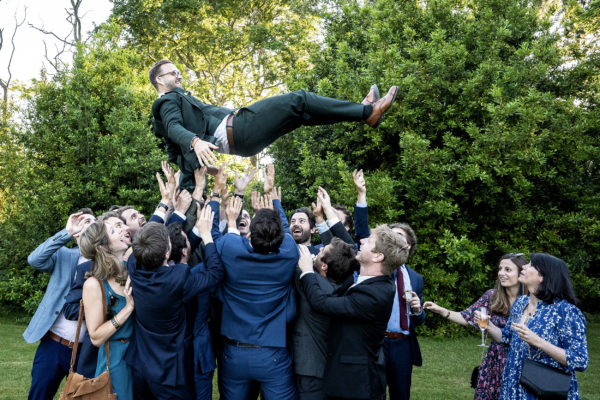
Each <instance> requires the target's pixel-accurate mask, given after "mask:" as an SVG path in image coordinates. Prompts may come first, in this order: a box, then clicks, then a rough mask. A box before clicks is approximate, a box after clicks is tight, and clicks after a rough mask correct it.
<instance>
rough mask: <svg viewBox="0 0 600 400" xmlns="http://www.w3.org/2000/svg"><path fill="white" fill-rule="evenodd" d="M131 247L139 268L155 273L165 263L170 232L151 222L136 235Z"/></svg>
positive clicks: (162, 226) (161, 225)
mask: <svg viewBox="0 0 600 400" xmlns="http://www.w3.org/2000/svg"><path fill="white" fill-rule="evenodd" d="M131 247H132V249H133V255H134V256H135V258H136V260H137V268H139V269H143V270H148V271H153V270H155V269H157V268H158V267H160V266H162V265H163V262H164V261H165V256H166V255H167V251H168V250H169V231H168V230H167V228H166V227H165V226H164V225H163V224H158V223H156V222H149V223H147V224H146V225H144V226H143V227H142V229H140V230H139V231H138V233H136V234H135V236H134V237H133V242H132V243H131Z"/></svg>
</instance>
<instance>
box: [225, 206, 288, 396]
mask: <svg viewBox="0 0 600 400" xmlns="http://www.w3.org/2000/svg"><path fill="white" fill-rule="evenodd" d="M272 204H273V206H274V208H275V209H276V210H277V211H275V210H273V209H270V208H262V209H259V210H257V211H256V214H255V215H254V218H253V219H252V221H251V222H250V240H249V239H248V238H246V237H242V236H240V235H239V233H238V230H237V228H236V218H237V216H238V215H239V212H240V210H241V206H242V205H241V200H240V199H239V198H238V197H234V198H233V199H232V201H231V204H230V206H229V207H227V209H226V215H227V227H228V233H227V234H225V235H224V236H223V237H222V238H221V239H220V240H219V241H218V243H217V247H218V250H219V253H220V255H221V258H222V260H223V264H224V266H225V272H226V273H225V280H224V281H223V285H222V287H221V293H220V297H221V300H222V302H223V314H222V315H223V317H222V318H223V319H222V323H221V334H222V335H223V341H224V348H223V355H222V362H221V364H220V366H219V367H220V368H221V370H222V371H221V373H222V380H223V391H224V393H223V397H224V398H226V399H228V400H237V399H239V400H246V398H247V396H248V392H249V389H250V382H251V381H252V380H254V381H257V382H259V383H260V384H261V388H262V392H263V394H264V397H265V399H266V400H271V399H273V400H285V399H294V398H295V397H296V390H295V387H294V382H293V371H292V359H291V357H290V354H289V353H288V350H287V348H286V329H287V325H288V323H289V322H290V321H291V319H292V318H293V315H294V314H295V307H294V310H293V312H292V308H293V307H291V306H290V304H294V302H293V296H294V295H293V290H292V286H291V280H292V276H293V273H294V270H295V268H296V264H297V262H298V257H299V253H298V248H297V247H296V243H295V242H294V239H293V238H292V236H291V235H290V232H289V228H288V226H287V221H286V218H285V214H284V213H283V209H282V208H281V203H280V202H279V200H278V199H275V200H273V201H272Z"/></svg>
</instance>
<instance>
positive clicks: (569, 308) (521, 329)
mask: <svg viewBox="0 0 600 400" xmlns="http://www.w3.org/2000/svg"><path fill="white" fill-rule="evenodd" d="M519 282H521V283H522V284H523V285H525V286H526V287H527V289H528V290H529V293H530V294H529V295H528V296H522V297H519V298H518V299H517V300H516V301H515V303H514V304H513V306H512V309H511V310H510V322H511V323H510V324H507V325H506V326H505V327H504V328H503V329H500V328H499V327H496V326H493V325H491V324H490V325H488V332H489V333H490V335H491V336H492V337H493V338H494V339H495V340H498V341H499V340H502V342H503V343H506V344H509V345H510V347H509V350H508V355H507V358H506V365H505V367H504V377H503V380H502V388H501V392H500V398H501V399H507V400H525V399H527V400H533V399H535V396H533V395H532V394H531V393H529V392H528V391H527V390H526V389H525V388H524V387H523V386H522V385H521V384H520V378H521V370H522V368H523V362H524V360H525V359H527V358H531V359H533V360H535V361H539V362H541V363H544V364H548V365H551V366H552V367H555V368H558V369H561V370H563V371H566V372H568V373H570V374H571V384H570V387H569V393H568V399H569V400H578V399H580V398H581V397H580V395H579V388H578V386H577V377H576V376H575V371H583V370H585V369H586V368H587V365H588V361H589V356H588V347H587V338H586V320H585V317H584V316H583V313H582V312H581V311H580V310H579V309H578V308H577V307H576V306H575V305H574V303H575V302H576V298H575V291H574V290H573V285H572V284H571V279H570V278H569V270H568V268H567V264H566V263H565V262H564V261H563V260H561V259H560V258H556V257H554V256H551V255H549V254H544V253H537V254H536V253H534V254H532V255H531V263H529V264H527V265H525V266H524V267H523V270H522V271H521V274H520V275H519ZM477 317H478V316H476V318H475V319H477Z"/></svg>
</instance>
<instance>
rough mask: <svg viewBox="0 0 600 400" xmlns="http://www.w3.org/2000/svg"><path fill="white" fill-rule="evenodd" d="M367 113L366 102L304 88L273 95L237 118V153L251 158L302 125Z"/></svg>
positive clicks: (358, 118)
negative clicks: (334, 97)
mask: <svg viewBox="0 0 600 400" xmlns="http://www.w3.org/2000/svg"><path fill="white" fill-rule="evenodd" d="M368 107H371V106H368ZM367 111H369V112H368V113H367V115H369V114H370V111H371V110H367ZM364 114H365V106H364V105H362V104H359V103H354V102H352V101H345V100H337V99H332V98H330V97H323V96H319V95H316V94H314V93H311V92H306V91H304V90H298V91H295V92H292V93H287V94H283V95H281V96H275V97H269V98H267V99H264V100H261V101H258V102H256V103H254V104H252V105H251V106H248V107H242V108H240V109H239V110H238V112H237V113H236V114H235V116H234V117H233V141H234V144H235V149H234V151H233V154H236V155H239V156H244V157H250V156H253V155H255V154H257V153H259V152H260V151H261V150H263V149H264V148H265V147H267V146H268V145H270V144H271V143H273V142H274V141H275V140H276V139H277V138H279V137H280V136H283V135H285V134H286V133H288V132H291V131H293V130H294V129H296V128H299V127H300V126H303V125H328V124H334V123H336V122H342V121H362V120H363V116H364Z"/></svg>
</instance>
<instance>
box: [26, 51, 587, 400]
mask: <svg viewBox="0 0 600 400" xmlns="http://www.w3.org/2000/svg"><path fill="white" fill-rule="evenodd" d="M149 80H150V82H151V83H152V85H153V86H154V87H155V88H156V90H157V92H158V95H159V98H158V99H157V100H156V101H155V102H154V104H153V106H152V112H153V117H154V121H153V128H154V132H155V134H156V135H157V136H158V137H160V138H162V139H163V140H164V141H165V144H166V150H167V153H168V155H169V160H170V161H172V162H174V163H176V164H177V165H178V167H179V172H178V173H177V174H175V172H174V170H173V168H172V167H171V165H170V164H169V163H168V162H166V161H165V162H163V163H162V170H163V173H164V177H165V178H166V181H164V180H163V177H162V176H161V175H160V174H158V173H157V181H158V186H159V191H160V197H161V200H160V202H159V204H158V206H157V208H156V210H155V211H154V213H153V215H152V217H151V218H150V220H149V221H148V222H147V221H146V219H145V217H144V215H143V214H142V213H140V212H139V211H138V210H136V209H135V208H134V207H131V206H119V205H115V206H113V207H111V208H110V210H109V211H108V212H106V213H104V214H102V215H100V216H99V217H98V218H97V219H96V217H95V215H94V213H93V212H92V210H90V209H88V208H83V209H81V210H79V211H78V212H76V213H74V214H72V215H70V216H69V217H68V219H67V224H66V227H65V229H64V230H62V231H60V232H58V233H57V234H56V235H54V236H53V237H51V238H49V239H47V240H46V241H45V242H44V243H42V244H41V245H40V246H38V248H37V249H36V250H35V251H34V252H33V253H31V255H30V256H29V258H28V262H29V264H30V265H31V266H33V267H34V268H36V269H39V270H41V271H45V272H48V273H50V274H51V275H50V280H49V283H48V287H47V289H46V293H45V295H44V298H43V299H42V301H41V303H40V305H39V307H38V309H37V311H36V313H35V315H34V316H33V318H32V320H31V322H30V324H29V326H28V327H27V329H26V331H25V333H24V337H25V340H26V341H27V342H29V343H34V342H37V341H38V340H39V341H40V344H39V346H38V348H37V351H36V354H35V359H34V362H33V367H32V371H31V375H32V382H31V387H30V391H29V398H30V399H52V398H53V397H54V395H55V394H56V391H57V390H58V387H59V385H60V382H61V381H62V380H63V379H64V377H65V376H67V374H68V373H69V370H70V368H71V366H72V363H74V364H75V370H76V371H77V372H78V373H80V374H81V375H83V376H85V377H89V378H94V377H98V376H101V375H103V374H105V373H106V371H109V372H110V377H111V380H112V386H113V389H114V392H115V393H116V394H117V397H118V398H119V399H120V400H124V399H125V400H126V399H194V398H195V399H199V400H200V399H211V398H212V397H213V393H212V392H213V386H212V382H213V377H214V372H215V370H216V371H217V380H218V391H219V395H220V397H221V398H223V399H228V400H238V399H239V400H248V399H252V400H254V399H257V398H258V397H259V396H261V397H262V398H264V399H266V400H271V399H273V400H285V399H295V398H299V399H301V400H303V399H306V400H309V399H310V400H312V399H314V400H318V399H371V400H379V399H385V398H386V393H387V391H388V388H389V397H390V399H393V400H396V399H402V400H404V399H409V398H410V389H411V376H412V368H413V366H414V365H416V366H421V365H422V363H423V360H422V357H421V350H420V348H419V343H418V340H417V333H416V329H415V328H416V327H418V326H419V325H422V324H423V323H424V321H425V310H426V309H428V310H430V311H432V312H434V313H437V314H440V315H442V316H443V317H445V318H446V319H449V320H450V321H452V322H455V323H458V324H461V325H464V326H476V327H477V326H479V328H481V326H484V328H485V329H487V331H488V332H489V335H490V336H491V338H492V339H493V342H492V344H491V345H490V346H489V348H488V352H487V354H486V356H485V357H484V359H483V361H482V364H481V366H480V368H479V370H478V373H477V384H476V390H475V398H476V399H498V398H501V399H511V400H512V399H531V398H534V397H533V395H532V394H531V393H530V392H528V391H527V390H526V389H525V388H524V387H523V386H522V385H521V384H520V379H519V378H520V376H521V370H522V366H523V363H524V361H525V360H526V359H535V360H539V361H541V362H542V363H544V364H548V365H551V366H553V367H557V368H559V369H561V370H564V371H566V372H567V373H569V374H570V376H571V384H570V388H569V394H568V398H569V399H578V398H579V391H578V387H577V379H576V376H575V371H581V370H584V369H585V368H586V367H587V363H588V352H587V341H586V321H585V318H584V316H583V314H582V313H581V311H580V310H579V309H578V308H577V307H576V306H575V302H576V299H575V293H574V291H573V287H572V285H571V281H570V278H569V273H568V269H567V266H566V264H565V263H564V261H562V260H560V259H558V258H556V257H553V256H551V255H548V254H532V255H531V257H530V259H531V260H530V262H528V261H527V260H526V259H525V257H524V256H523V254H513V253H510V254H507V255H505V256H503V257H502V259H501V260H500V263H499V268H498V280H497V284H496V287H495V288H494V289H490V290H488V291H486V292H485V293H484V294H483V296H482V297H481V298H480V299H479V300H477V302H475V303H474V304H473V305H472V306H471V307H469V308H468V309H466V310H464V311H461V312H455V311H451V310H448V309H446V308H443V307H441V306H439V305H437V304H435V303H434V302H432V301H428V302H425V303H423V286H424V280H423V277H422V276H421V275H420V274H418V273H417V272H416V271H415V270H414V269H412V268H410V267H409V266H408V265H407V260H408V259H409V258H410V257H411V256H412V255H413V254H414V253H415V251H416V250H417V236H416V234H415V231H414V230H413V228H412V227H411V226H410V225H409V224H407V223H404V222H390V223H389V224H382V225H379V226H377V227H375V228H373V229H370V228H369V221H368V205H367V198H366V193H367V191H366V185H365V179H364V175H363V171H362V170H355V171H354V172H353V178H354V184H355V187H356V190H357V202H356V204H355V205H354V207H353V208H354V211H353V215H351V214H350V212H349V211H348V209H347V208H346V207H344V206H334V205H332V204H331V199H330V197H329V194H328V193H327V191H326V190H325V189H324V188H321V187H319V188H318V190H317V193H316V198H315V202H314V203H312V204H311V205H303V206H300V207H298V208H297V209H295V210H293V211H292V213H291V218H290V220H289V222H288V220H287V217H286V214H285V211H284V209H283V208H282V203H281V188H277V187H276V186H275V171H274V168H273V166H272V165H269V166H268V167H267V172H266V175H265V179H264V187H263V193H262V194H261V193H258V192H252V199H251V205H252V210H246V209H244V207H243V198H244V193H245V190H246V187H247V186H248V184H249V183H250V182H251V181H252V180H253V177H254V174H255V170H250V169H248V170H247V171H246V172H245V173H244V174H241V175H240V176H238V174H237V173H236V175H235V177H234V178H233V186H234V193H233V194H230V193H229V188H228V184H227V182H228V176H227V172H226V166H225V165H222V166H221V167H219V168H216V167H214V165H215V163H216V158H215V156H214V154H213V151H218V152H221V153H227V154H237V155H242V156H249V155H253V154H256V153H257V152H259V151H261V150H262V149H263V148H264V147H266V146H267V145H269V144H270V143H272V142H273V141H274V140H276V139H277V138H278V137H280V136H281V135H283V134H286V133H288V132H291V131H292V130H294V129H296V128H298V127H300V126H302V125H324V124H331V123H335V122H341V121H364V122H365V123H366V124H367V125H369V126H371V127H377V126H378V125H379V124H380V123H381V121H382V119H383V115H384V114H385V112H386V111H387V110H388V109H389V108H390V106H391V105H392V104H393V102H394V100H395V98H396V94H397V91H398V88H397V87H396V86H392V87H391V88H390V90H389V91H388V93H387V94H386V95H385V96H384V97H382V98H380V96H379V89H378V87H377V86H376V85H373V86H372V87H371V89H370V91H369V93H368V94H367V96H366V97H365V98H364V99H363V100H362V102H361V103H354V102H351V101H343V100H337V99H332V98H326V97H322V96H318V95H316V94H314V93H310V92H305V91H297V92H293V93H288V94H286V95H282V96H276V97H273V98H268V99H264V100H261V101H259V102H257V103H255V104H252V105H250V106H248V107H242V108H240V109H238V110H233V109H228V108H222V107H215V106H212V105H208V104H204V103H202V102H200V101H199V100H198V99H196V98H195V97H193V96H192V95H191V94H190V93H189V92H187V91H185V90H184V89H183V87H182V76H181V73H180V72H179V70H178V69H177V68H176V67H175V65H173V63H171V62H170V61H169V60H161V61H158V62H157V63H156V64H155V65H154V66H153V67H152V68H151V69H150V71H149ZM207 173H210V174H212V175H214V186H213V187H212V188H211V190H207V188H206V182H207V179H206V174H207ZM250 211H252V214H251V212H250ZM352 231H353V233H352ZM317 233H318V236H317ZM72 239H73V240H75V242H76V244H77V246H76V247H74V248H67V247H66V246H65V245H66V244H67V243H68V242H69V241H71V240H72ZM488 315H489V316H490V318H489V319H488V318H487V316H488ZM80 316H81V317H83V316H84V317H85V318H84V319H85V323H84V324H83V328H82V329H81V330H79V329H78V323H77V320H78V318H79V317H80ZM482 321H486V323H487V326H485V325H486V324H483V325H482ZM484 328H481V329H484ZM78 344H81V345H80V346H79V345H78ZM75 353H76V354H75ZM72 354H75V355H76V358H74V359H73V360H71V355H72Z"/></svg>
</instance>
